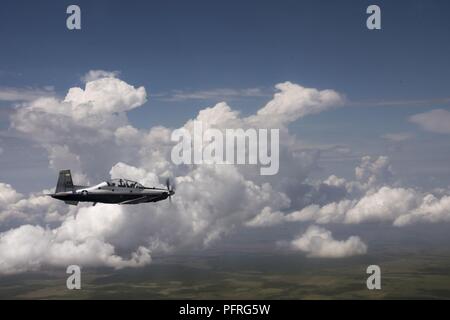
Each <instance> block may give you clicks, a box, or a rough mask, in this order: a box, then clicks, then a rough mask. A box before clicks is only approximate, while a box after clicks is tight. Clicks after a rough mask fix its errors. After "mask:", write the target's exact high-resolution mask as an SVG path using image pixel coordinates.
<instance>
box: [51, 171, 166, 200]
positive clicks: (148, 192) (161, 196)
mask: <svg viewBox="0 0 450 320" xmlns="http://www.w3.org/2000/svg"><path fill="white" fill-rule="evenodd" d="M174 193H175V192H174V191H173V190H171V189H170V186H169V184H168V183H167V189H163V188H149V187H144V186H142V185H141V184H139V183H137V182H135V181H131V180H127V179H114V180H111V181H105V182H102V183H99V184H97V185H95V186H75V185H73V183H72V176H71V174H70V170H62V171H60V174H59V179H58V183H57V186H56V191H55V193H53V194H49V195H50V196H51V197H52V198H54V199H58V200H62V201H64V202H65V203H67V204H71V205H77V204H78V202H93V203H94V205H95V204H96V203H116V204H138V203H147V202H157V201H161V200H165V199H167V198H168V197H170V196H172V195H173V194H174Z"/></svg>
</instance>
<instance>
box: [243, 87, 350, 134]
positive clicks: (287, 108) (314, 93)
mask: <svg viewBox="0 0 450 320" xmlns="http://www.w3.org/2000/svg"><path fill="white" fill-rule="evenodd" d="M275 88H277V89H278V90H279V92H277V93H275V95H274V97H273V99H272V100H271V101H270V102H268V103H267V104H266V105H265V106H264V107H263V108H261V109H260V110H258V112H257V114H256V116H255V117H254V118H253V119H251V120H253V121H255V122H257V123H258V122H266V121H268V122H269V123H276V124H279V125H280V124H281V125H282V124H285V123H290V122H293V121H295V120H297V119H299V118H301V117H304V116H306V115H310V114H316V113H319V112H322V111H325V110H327V109H330V108H332V107H337V106H340V105H342V104H343V103H344V101H345V98H344V97H343V96H342V95H341V94H339V93H338V92H336V91H334V90H321V91H320V90H317V89H313V88H305V87H302V86H300V85H298V84H294V83H291V82H284V83H279V84H277V85H276V86H275Z"/></svg>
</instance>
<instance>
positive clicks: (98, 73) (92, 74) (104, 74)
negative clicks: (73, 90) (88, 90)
mask: <svg viewBox="0 0 450 320" xmlns="http://www.w3.org/2000/svg"><path fill="white" fill-rule="evenodd" d="M119 74H120V72H119V71H105V70H89V71H88V72H87V73H86V74H85V75H84V76H82V77H81V81H83V82H85V83H87V82H91V81H94V80H98V79H101V78H116V77H117V76H119Z"/></svg>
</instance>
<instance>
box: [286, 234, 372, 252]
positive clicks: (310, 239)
mask: <svg viewBox="0 0 450 320" xmlns="http://www.w3.org/2000/svg"><path fill="white" fill-rule="evenodd" d="M290 245H291V248H292V249H294V250H299V251H303V252H306V253H307V254H308V256H309V257H315V258H344V257H350V256H355V255H362V254H365V253H366V252H367V245H366V244H365V243H364V242H362V241H361V239H360V238H359V237H355V236H351V237H349V238H348V239H347V240H335V239H334V238H333V235H332V233H331V232H330V231H328V230H326V229H324V228H321V227H318V226H310V227H309V228H308V229H307V230H306V232H305V233H304V234H302V235H301V236H299V237H298V238H296V239H294V240H292V241H291V243H290Z"/></svg>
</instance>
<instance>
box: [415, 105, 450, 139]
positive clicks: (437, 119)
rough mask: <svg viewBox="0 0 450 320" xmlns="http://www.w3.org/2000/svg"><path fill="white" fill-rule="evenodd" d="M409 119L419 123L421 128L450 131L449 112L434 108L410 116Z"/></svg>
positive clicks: (438, 131)
mask: <svg viewBox="0 0 450 320" xmlns="http://www.w3.org/2000/svg"><path fill="white" fill-rule="evenodd" d="M409 121H411V122H412V123H415V124H417V125H419V126H420V127H421V128H422V129H423V130H425V131H429V132H434V133H443V134H449V133H450V112H449V111H447V110H444V109H434V110H431V111H428V112H424V113H419V114H415V115H413V116H411V117H410V118H409Z"/></svg>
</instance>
